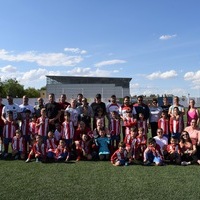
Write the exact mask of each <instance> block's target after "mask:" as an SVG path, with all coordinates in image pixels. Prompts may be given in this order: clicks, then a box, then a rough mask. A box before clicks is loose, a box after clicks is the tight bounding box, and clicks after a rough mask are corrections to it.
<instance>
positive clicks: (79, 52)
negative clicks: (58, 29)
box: [64, 48, 87, 54]
mask: <svg viewBox="0 0 200 200" xmlns="http://www.w3.org/2000/svg"><path fill="white" fill-rule="evenodd" d="M64 51H67V52H71V53H77V54H86V53H87V51H86V50H81V49H79V48H64Z"/></svg>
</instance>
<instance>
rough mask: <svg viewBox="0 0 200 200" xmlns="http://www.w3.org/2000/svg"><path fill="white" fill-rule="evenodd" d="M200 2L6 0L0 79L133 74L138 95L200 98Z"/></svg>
mask: <svg viewBox="0 0 200 200" xmlns="http://www.w3.org/2000/svg"><path fill="white" fill-rule="evenodd" d="M199 8H200V1H199V0H192V1H187V0H185V1H183V0H176V1H173V0H151V1H148V0H59V1H57V0H42V1H39V0H29V1H27V0H18V1H15V0H1V6H0V26H1V34H0V36H1V37H0V77H1V80H2V81H3V80H5V79H7V78H16V79H17V80H18V81H19V82H20V83H21V84H23V85H24V86H25V88H27V87H35V88H41V87H43V86H45V84H46V77H45V75H66V76H107V77H131V78H132V81H131V85H130V87H131V95H139V94H145V95H149V94H160V95H162V94H174V95H178V96H182V95H183V96H187V95H188V93H189V94H190V96H194V97H199V96H200V26H199V19H200V12H199Z"/></svg>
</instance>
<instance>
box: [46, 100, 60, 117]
mask: <svg viewBox="0 0 200 200" xmlns="http://www.w3.org/2000/svg"><path fill="white" fill-rule="evenodd" d="M45 109H46V114H47V117H48V118H49V119H53V118H55V117H56V116H57V114H58V112H59V111H60V110H61V108H60V105H59V104H58V103H57V102H54V103H47V104H45Z"/></svg>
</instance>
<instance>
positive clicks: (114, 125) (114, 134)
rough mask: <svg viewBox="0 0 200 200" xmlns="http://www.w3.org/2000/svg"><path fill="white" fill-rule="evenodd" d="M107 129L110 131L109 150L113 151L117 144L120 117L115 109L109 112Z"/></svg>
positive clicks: (119, 131)
mask: <svg viewBox="0 0 200 200" xmlns="http://www.w3.org/2000/svg"><path fill="white" fill-rule="evenodd" d="M109 130H110V133H111V152H113V151H114V149H115V148H116V147H118V145H119V142H120V133H121V123H120V117H119V114H118V112H117V111H112V112H111V118H110V125H109ZM115 145H116V146H115Z"/></svg>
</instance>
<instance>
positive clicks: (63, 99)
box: [59, 94, 70, 123]
mask: <svg viewBox="0 0 200 200" xmlns="http://www.w3.org/2000/svg"><path fill="white" fill-rule="evenodd" d="M66 100H67V96H66V94H61V95H60V101H59V105H60V109H61V114H60V122H61V123H62V122H64V112H65V110H66V108H67V107H68V106H70V103H69V102H67V101H66Z"/></svg>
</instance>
